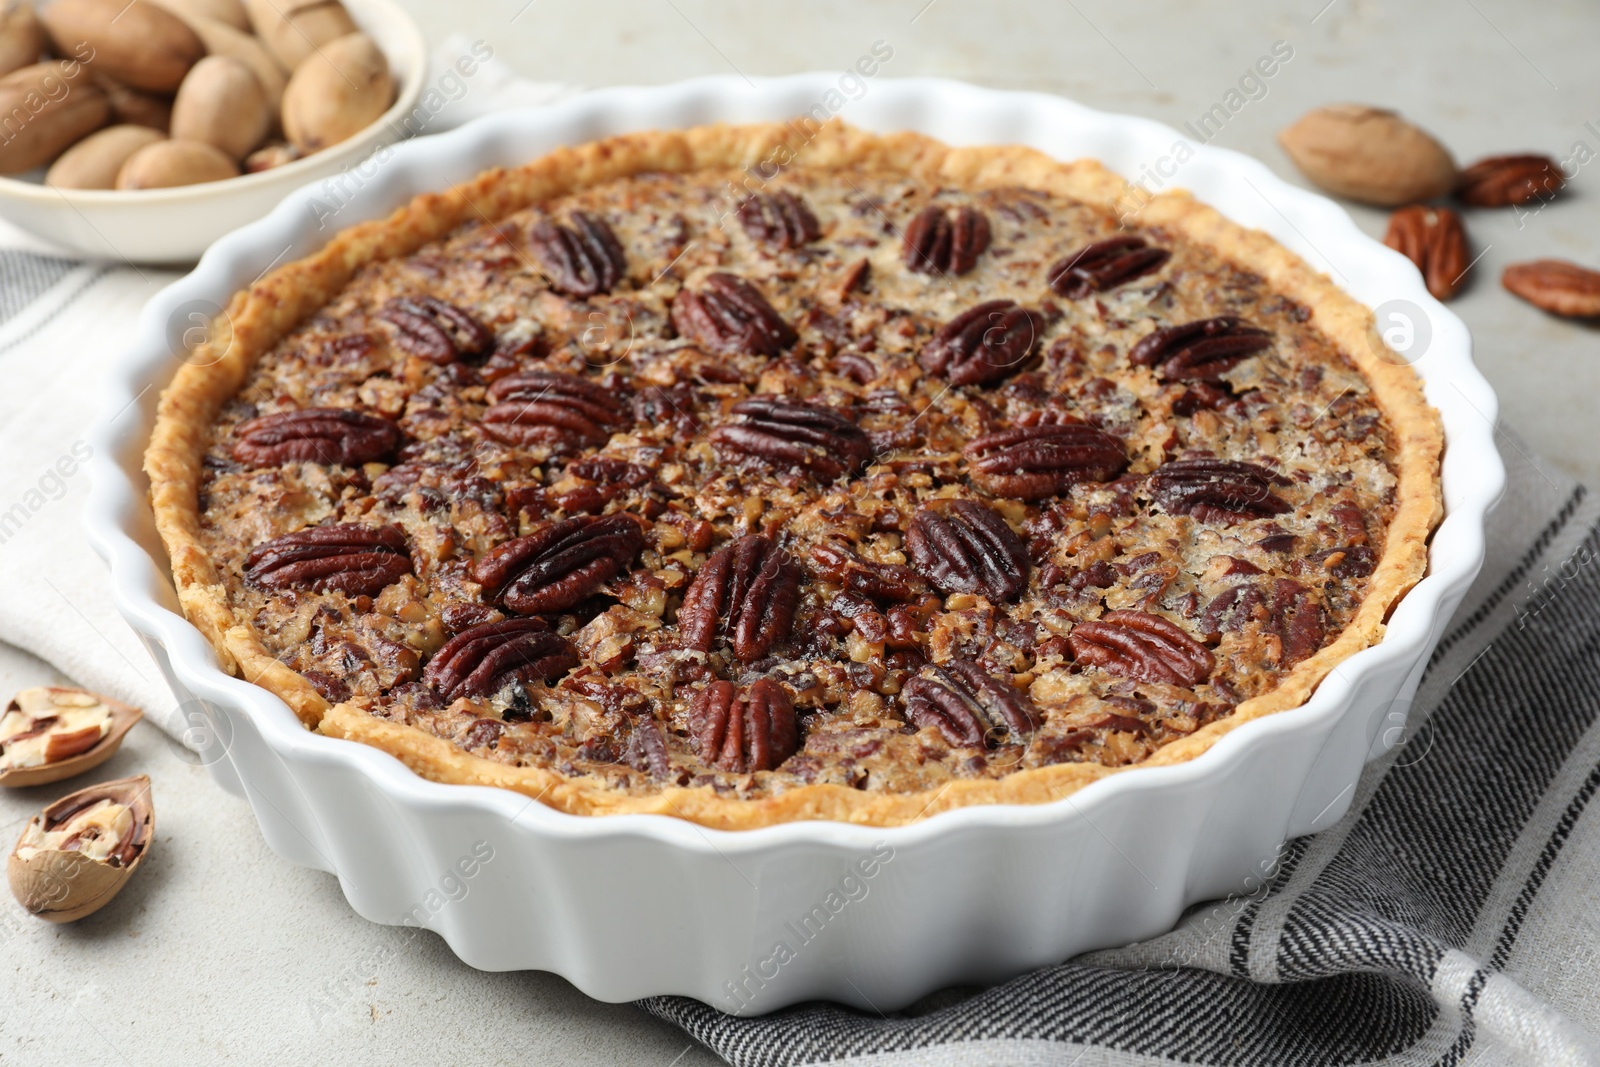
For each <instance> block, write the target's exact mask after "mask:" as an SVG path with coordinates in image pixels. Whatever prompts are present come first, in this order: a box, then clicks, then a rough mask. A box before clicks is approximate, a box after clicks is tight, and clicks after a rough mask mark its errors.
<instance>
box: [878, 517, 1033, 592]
mask: <svg viewBox="0 0 1600 1067" xmlns="http://www.w3.org/2000/svg"><path fill="white" fill-rule="evenodd" d="M906 550H907V552H909V553H910V555H911V560H912V562H913V563H915V564H916V565H917V569H918V570H919V571H921V572H922V573H923V574H924V575H926V576H927V578H928V580H929V581H930V582H932V583H933V585H934V586H935V587H936V588H938V589H941V590H943V591H944V592H946V593H981V594H983V595H984V596H986V597H988V598H989V599H990V600H997V601H1002V602H1004V601H1010V600H1015V599H1017V598H1018V597H1019V596H1021V595H1022V593H1023V590H1025V589H1026V588H1027V587H1028V550H1027V547H1026V546H1025V545H1024V544H1023V543H1022V538H1020V537H1018V536H1017V535H1016V533H1015V531H1013V530H1012V529H1011V527H1009V526H1007V525H1006V522H1005V520H1004V519H1002V518H1001V517H1000V516H999V515H997V514H995V513H994V511H993V510H992V509H990V508H987V507H985V506H984V505H982V504H980V503H978V502H977V501H975V500H954V501H951V503H950V506H949V507H948V508H947V509H945V511H944V512H943V513H942V514H941V513H940V512H938V511H935V510H933V509H932V508H923V509H922V510H921V511H918V512H917V513H916V515H914V516H912V519H911V525H910V526H908V527H907V528H906Z"/></svg>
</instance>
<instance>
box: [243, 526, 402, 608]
mask: <svg viewBox="0 0 1600 1067" xmlns="http://www.w3.org/2000/svg"><path fill="white" fill-rule="evenodd" d="M244 573H245V577H246V578H247V579H249V581H250V582H251V583H252V584H254V585H258V586H261V587H262V588H264V589H290V588H295V589H312V590H315V591H316V592H319V593H326V592H328V591H330V590H338V591H340V592H342V593H346V594H348V595H350V596H373V595H375V594H377V593H379V592H381V591H382V590H383V589H384V587H385V586H388V585H392V584H393V583H394V582H397V581H399V580H400V578H401V577H403V576H404V575H407V574H410V573H411V555H410V545H409V544H408V543H407V541H406V533H405V531H404V530H403V529H401V528H400V527H399V526H363V525H361V524H360V523H340V524H337V525H333V526H312V527H310V528H308V529H305V530H297V531H295V532H294V533H286V534H284V535H282V536H281V537H274V538H273V539H272V540H270V541H263V542H262V543H261V544H259V545H257V546H256V547H255V548H253V549H251V550H250V554H249V555H248V556H246V557H245V560H244Z"/></svg>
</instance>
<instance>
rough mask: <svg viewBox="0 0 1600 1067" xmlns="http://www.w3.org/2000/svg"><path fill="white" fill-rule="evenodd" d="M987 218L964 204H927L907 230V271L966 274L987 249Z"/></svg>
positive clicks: (988, 230)
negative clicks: (956, 205)
mask: <svg viewBox="0 0 1600 1067" xmlns="http://www.w3.org/2000/svg"><path fill="white" fill-rule="evenodd" d="M989 238H990V228H989V216H987V215H985V214H984V213H983V212H982V211H979V210H978V209H977V208H975V207H972V206H971V205H970V204H963V205H962V206H960V207H958V208H952V209H950V210H948V211H947V210H945V209H944V208H943V207H940V206H939V205H937V204H930V205H928V206H927V207H925V208H923V209H922V210H921V211H919V212H917V215H916V217H915V218H913V219H912V220H911V224H910V225H909V226H907V227H906V236H905V262H906V269H908V270H912V271H915V272H917V273H918V274H965V273H967V272H968V271H970V270H971V269H972V268H973V267H976V266H977V265H978V257H979V256H981V255H983V253H984V252H985V251H986V250H987V249H988V247H989Z"/></svg>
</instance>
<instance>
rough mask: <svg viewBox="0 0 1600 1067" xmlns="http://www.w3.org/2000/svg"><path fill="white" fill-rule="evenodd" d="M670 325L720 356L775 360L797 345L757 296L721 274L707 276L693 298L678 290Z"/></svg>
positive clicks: (737, 279) (752, 289)
mask: <svg viewBox="0 0 1600 1067" xmlns="http://www.w3.org/2000/svg"><path fill="white" fill-rule="evenodd" d="M672 325H673V328H674V329H676V330H677V331H678V333H680V334H682V335H683V336H684V337H687V338H689V339H690V340H691V341H694V342H696V343H698V344H699V345H700V346H701V347H703V348H705V349H706V350H707V351H710V352H715V353H716V354H718V355H722V356H738V355H761V356H776V355H780V354H781V353H783V352H784V351H785V350H786V349H788V348H791V347H793V345H794V343H795V342H796V341H798V340H799V339H800V335H799V334H797V333H795V332H794V327H792V326H790V325H789V324H788V323H787V322H785V321H784V320H783V316H782V315H779V314H778V312H777V310H776V309H774V308H773V306H772V305H771V304H769V303H767V298H766V297H764V296H762V295H761V290H759V289H757V288H756V287H755V286H753V285H751V284H750V283H749V282H747V281H745V280H744V279H743V278H740V277H738V276H737V275H734V274H726V273H723V272H721V271H719V272H717V273H715V274H711V275H708V276H707V277H706V281H705V286H704V288H702V289H700V290H699V291H698V292H697V291H695V290H692V289H682V290H679V292H678V295H677V296H676V297H674V298H673V300H672Z"/></svg>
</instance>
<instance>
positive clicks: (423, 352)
mask: <svg viewBox="0 0 1600 1067" xmlns="http://www.w3.org/2000/svg"><path fill="white" fill-rule="evenodd" d="M378 317H379V318H380V319H383V320H384V321H385V322H388V323H390V324H392V325H393V326H394V328H395V344H397V345H399V346H400V347H401V348H403V349H405V350H406V351H407V352H410V353H411V354H412V355H414V356H417V357H419V358H421V359H425V360H427V361H428V362H429V363H437V364H439V365H441V366H442V365H444V364H446V363H453V362H455V361H456V360H457V359H471V358H474V357H477V356H481V355H484V354H486V353H487V352H488V351H489V349H490V348H491V347H492V346H493V345H494V335H493V334H491V333H490V332H489V329H488V327H486V326H484V325H483V323H481V322H479V321H478V320H477V319H475V318H473V316H472V314H471V313H470V312H467V311H463V310H462V309H461V308H458V307H456V306H455V305H454V304H450V303H446V302H445V301H443V300H440V299H439V298H438V297H435V296H401V297H396V298H395V299H393V300H390V301H389V302H388V303H386V304H384V305H383V307H382V308H381V309H380V310H379V311H378Z"/></svg>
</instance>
